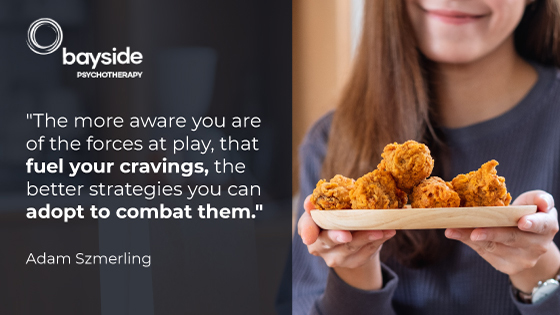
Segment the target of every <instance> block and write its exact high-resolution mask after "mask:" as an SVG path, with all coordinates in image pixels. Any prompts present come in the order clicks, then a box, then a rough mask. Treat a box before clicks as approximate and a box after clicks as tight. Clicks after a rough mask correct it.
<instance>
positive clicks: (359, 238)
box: [308, 230, 395, 268]
mask: <svg viewBox="0 0 560 315" xmlns="http://www.w3.org/2000/svg"><path fill="white" fill-rule="evenodd" d="M324 232H325V231H323V232H321V235H320V236H319V239H321V238H322V237H323V233H324ZM372 232H373V233H372ZM372 235H373V236H374V238H377V237H379V236H381V238H379V239H376V240H374V241H370V240H369V239H370V236H372ZM394 235H395V231H394V230H391V231H358V232H354V233H353V235H352V237H353V240H352V241H351V242H348V243H343V244H337V245H335V246H333V247H330V248H327V247H326V246H324V245H323V244H322V241H317V242H316V243H315V244H312V245H310V246H308V249H309V252H310V253H311V254H313V255H315V256H321V257H322V258H323V259H324V260H325V263H326V264H327V266H329V267H332V268H335V267H342V268H356V267H359V266H361V265H363V264H365V263H366V262H367V261H368V260H370V259H371V257H372V256H373V255H374V254H376V253H377V251H378V250H379V248H381V246H382V245H383V243H384V242H385V241H386V240H388V239H389V238H391V237H393V236H394ZM325 237H326V236H325Z"/></svg>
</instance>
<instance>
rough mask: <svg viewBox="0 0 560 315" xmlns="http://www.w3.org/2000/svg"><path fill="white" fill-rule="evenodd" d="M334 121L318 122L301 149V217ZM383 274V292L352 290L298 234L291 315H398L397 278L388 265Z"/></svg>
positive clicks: (328, 118)
mask: <svg viewBox="0 0 560 315" xmlns="http://www.w3.org/2000/svg"><path fill="white" fill-rule="evenodd" d="M331 119H332V114H329V115H327V116H325V117H323V118H322V119H321V120H319V121H318V122H317V123H316V124H315V125H314V127H313V128H312V129H311V130H310V131H309V133H308V134H307V136H306V138H305V140H304V142H303V144H302V146H301V148H300V152H299V153H300V202H299V204H300V205H299V208H298V210H299V216H301V215H302V214H303V212H304V209H303V199H304V198H305V197H306V196H307V195H309V194H311V193H312V192H313V188H314V187H315V183H317V181H318V180H319V178H320V170H321V166H322V164H323V160H324V157H325V154H326V148H327V142H328V132H329V128H330V123H331ZM299 216H298V217H299ZM382 272H383V279H384V286H383V288H382V289H381V290H376V291H363V290H359V289H356V288H354V287H351V286H350V285H348V284H346V283H345V282H344V281H343V280H341V279H340V278H339V277H338V276H337V275H336V273H335V272H334V271H333V270H332V269H329V268H328V267H327V266H326V264H325V262H324V261H323V259H322V258H320V257H315V256H312V255H311V254H309V252H308V250H307V247H306V246H305V244H303V242H302V240H301V237H300V236H299V235H298V234H297V233H296V234H295V235H294V239H293V242H292V281H293V284H292V302H293V304H292V305H293V309H292V313H293V314H302V315H303V314H395V312H394V310H393V308H392V305H391V300H392V297H393V294H394V291H395V289H396V287H397V283H398V277H397V275H396V274H395V273H394V272H393V271H391V270H390V269H389V268H388V267H387V266H385V265H383V267H382Z"/></svg>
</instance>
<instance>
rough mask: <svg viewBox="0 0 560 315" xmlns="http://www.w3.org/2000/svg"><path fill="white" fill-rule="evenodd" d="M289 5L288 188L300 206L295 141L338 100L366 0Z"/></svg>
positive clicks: (322, 0)
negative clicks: (290, 102) (290, 130)
mask: <svg viewBox="0 0 560 315" xmlns="http://www.w3.org/2000/svg"><path fill="white" fill-rule="evenodd" d="M292 6H293V15H292V18H293V24H292V25H293V30H292V58H293V62H292V89H293V92H292V93H293V94H292V95H293V110H292V121H293V134H292V139H293V141H292V191H293V194H294V205H295V206H299V204H297V203H299V201H298V198H297V193H298V147H299V145H300V144H301V141H302V140H303V137H304V136H305V133H306V132H307V130H308V129H309V128H310V127H311V126H312V125H313V123H314V122H315V121H316V120H317V119H319V118H320V117H321V116H323V115H324V114H326V113H327V112H328V111H330V110H332V109H333V108H334V107H335V106H336V104H337V102H338V101H339V98H338V97H339V93H340V91H341V89H342V88H343V87H344V83H345V82H346V79H347V77H348V75H349V72H350V69H351V66H352V58H353V56H354V52H355V50H356V46H357V44H358V41H359V37H360V32H361V28H362V14H363V6H364V0H293V1H292Z"/></svg>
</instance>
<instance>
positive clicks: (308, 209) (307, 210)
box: [303, 195, 315, 213]
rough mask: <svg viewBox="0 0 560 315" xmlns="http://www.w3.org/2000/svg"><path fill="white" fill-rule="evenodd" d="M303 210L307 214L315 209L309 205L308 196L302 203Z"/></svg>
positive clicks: (309, 196) (309, 198)
mask: <svg viewBox="0 0 560 315" xmlns="http://www.w3.org/2000/svg"><path fill="white" fill-rule="evenodd" d="M303 209H305V212H307V213H309V211H311V210H314V209H315V205H313V203H311V195H308V196H307V197H305V200H304V201H303Z"/></svg>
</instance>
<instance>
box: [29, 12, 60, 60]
mask: <svg viewBox="0 0 560 315" xmlns="http://www.w3.org/2000/svg"><path fill="white" fill-rule="evenodd" d="M43 25H46V26H48V27H50V28H51V29H52V30H53V31H54V32H55V34H56V39H55V40H54V42H53V43H52V44H50V45H47V46H43V45H39V43H38V42H37V39H36V38H35V33H36V32H37V29H39V27H41V26H43ZM61 44H62V28H60V25H58V23H56V22H55V21H54V20H53V19H49V18H41V19H38V20H37V21H35V22H33V23H31V25H30V26H29V29H28V30H27V46H29V48H30V49H31V50H33V52H35V53H36V54H39V55H48V54H52V53H53V52H55V51H56V50H57V49H58V48H59V47H60V45H61Z"/></svg>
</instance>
